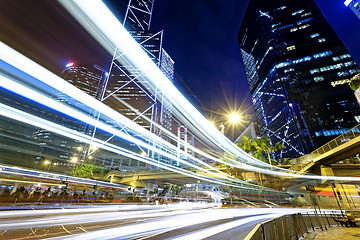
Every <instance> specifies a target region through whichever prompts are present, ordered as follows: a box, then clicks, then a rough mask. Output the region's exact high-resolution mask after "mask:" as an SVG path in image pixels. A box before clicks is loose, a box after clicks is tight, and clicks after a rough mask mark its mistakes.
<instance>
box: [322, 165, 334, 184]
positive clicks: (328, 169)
mask: <svg viewBox="0 0 360 240" xmlns="http://www.w3.org/2000/svg"><path fill="white" fill-rule="evenodd" d="M320 172H321V176H334V171H333V170H332V168H331V167H327V166H324V165H321V166H320ZM321 181H322V184H326V183H328V184H329V183H330V182H329V180H321Z"/></svg>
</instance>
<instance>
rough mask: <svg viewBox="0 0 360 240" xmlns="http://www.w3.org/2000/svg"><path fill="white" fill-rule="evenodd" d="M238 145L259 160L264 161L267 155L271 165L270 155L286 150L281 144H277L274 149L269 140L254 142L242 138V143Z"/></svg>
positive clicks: (263, 139) (262, 139)
mask: <svg viewBox="0 0 360 240" xmlns="http://www.w3.org/2000/svg"><path fill="white" fill-rule="evenodd" d="M236 145H237V146H238V147H239V148H241V149H242V150H244V151H245V152H247V153H249V154H250V155H252V156H254V157H255V158H257V159H259V160H262V159H263V156H264V154H266V155H267V158H268V161H269V163H270V164H271V162H272V160H271V158H270V153H272V152H277V151H280V150H281V149H284V148H285V146H284V145H282V144H281V143H280V142H278V143H276V144H275V145H274V146H273V147H272V146H271V145H270V142H269V139H268V138H261V139H256V140H255V141H254V140H250V139H249V138H248V137H246V136H244V137H242V138H241V142H239V143H236Z"/></svg>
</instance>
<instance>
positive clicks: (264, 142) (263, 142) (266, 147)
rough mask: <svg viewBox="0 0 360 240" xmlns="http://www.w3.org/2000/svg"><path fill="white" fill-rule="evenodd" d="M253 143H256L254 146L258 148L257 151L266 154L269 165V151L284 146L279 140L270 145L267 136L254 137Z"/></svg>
mask: <svg viewBox="0 0 360 240" xmlns="http://www.w3.org/2000/svg"><path fill="white" fill-rule="evenodd" d="M255 144H256V145H257V146H256V148H257V149H258V151H259V152H261V153H266V154H267V157H268V160H269V164H270V165H271V157H270V153H272V152H277V151H280V150H281V149H284V148H285V146H284V145H282V144H281V143H280V142H278V143H276V144H275V145H274V146H273V147H271V146H270V142H269V139H268V138H267V137H266V138H261V139H256V140H255Z"/></svg>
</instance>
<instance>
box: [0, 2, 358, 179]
mask: <svg viewBox="0 0 360 240" xmlns="http://www.w3.org/2000/svg"><path fill="white" fill-rule="evenodd" d="M60 2H61V3H62V4H63V5H64V6H65V7H66V8H67V9H68V10H69V11H70V12H72V14H73V15H74V16H75V17H76V18H77V19H78V20H79V21H80V22H81V23H82V24H83V25H84V27H85V28H86V29H88V30H90V31H93V34H95V33H96V35H97V37H96V38H101V39H102V40H101V41H100V43H101V44H102V45H103V46H104V47H105V48H106V49H107V50H108V51H109V52H111V53H112V52H113V51H114V49H115V46H118V47H120V48H121V50H122V51H123V52H124V53H125V55H126V59H121V61H126V62H127V64H132V65H134V66H137V67H140V68H141V69H142V70H143V71H144V74H145V75H147V76H148V77H149V79H150V80H151V82H152V84H154V85H156V86H158V87H160V88H161V89H160V90H161V91H162V92H163V93H164V94H165V95H166V96H167V98H169V99H170V100H171V103H172V104H173V106H175V108H176V109H177V111H178V112H181V113H182V114H183V115H182V116H181V118H182V119H185V120H186V122H188V123H189V124H190V125H191V126H192V128H193V129H194V132H195V133H197V134H199V135H201V136H203V138H202V139H206V140H207V141H206V142H208V143H210V144H213V145H220V148H222V149H223V150H224V151H226V152H228V153H230V154H231V155H233V156H235V157H237V158H240V160H241V161H242V162H239V161H235V160H232V159H228V161H230V162H231V163H229V162H227V161H223V162H222V163H224V164H227V165H230V166H233V167H239V168H242V169H246V170H250V171H255V172H262V173H266V174H270V175H279V176H287V177H295V178H308V179H331V180H348V181H349V180H350V181H359V178H349V177H344V178H341V177H321V176H310V175H297V174H294V173H296V172H295V171H289V170H284V169H282V168H278V167H274V166H270V165H268V164H266V163H264V162H261V161H260V160H258V159H255V158H253V157H251V156H250V155H248V154H246V153H244V152H243V151H242V150H240V149H239V148H238V147H237V146H236V145H235V144H233V143H232V142H231V141H230V140H229V139H227V138H224V136H223V135H222V134H221V133H220V132H219V131H218V130H217V129H216V128H215V127H214V126H212V125H211V124H210V123H209V122H208V121H207V120H206V118H205V117H204V116H203V115H201V114H200V113H199V112H198V111H197V110H196V109H195V108H194V107H193V106H192V105H191V104H190V103H189V102H188V101H187V100H186V99H185V98H184V97H183V96H182V95H181V93H180V92H179V91H178V90H177V89H176V88H175V87H174V86H173V85H172V83H171V82H170V81H169V80H168V79H167V78H166V77H165V75H164V74H163V73H162V72H161V71H160V70H159V69H158V68H157V66H156V65H155V64H154V63H153V62H152V61H151V60H150V59H149V58H148V57H147V55H146V53H145V52H143V50H142V49H141V48H140V47H139V46H138V45H137V43H136V42H135V41H134V40H133V39H132V37H131V36H130V35H129V34H128V33H127V32H126V30H125V29H124V28H123V27H122V25H121V24H120V23H119V22H118V21H117V19H116V18H115V17H114V16H113V15H112V13H111V12H110V11H109V10H108V9H107V8H106V6H105V5H104V4H103V3H102V2H101V1H98V0H90V1H89V0H86V1H85V0H76V1H60ZM104 41H105V43H104ZM0 56H1V59H3V60H4V61H5V62H7V63H9V64H11V65H12V66H14V67H16V68H18V69H20V70H21V71H23V72H25V73H27V74H29V75H30V76H32V77H34V78H36V79H38V80H39V81H41V82H43V83H45V84H47V85H49V86H52V87H54V88H56V89H58V90H59V91H61V92H63V93H64V94H65V95H67V96H70V97H72V98H74V99H75V100H77V101H79V102H81V103H83V104H84V105H87V106H89V107H90V108H92V109H94V110H96V111H98V112H100V113H101V114H103V115H105V116H107V117H109V118H110V119H117V120H116V121H118V119H121V122H122V123H123V124H124V125H125V126H126V127H127V128H128V129H131V130H132V131H134V132H136V133H138V134H140V135H142V136H143V137H146V138H147V139H155V141H156V142H157V143H161V144H162V145H163V146H166V147H168V148H170V149H172V150H176V151H177V149H176V148H175V146H173V145H171V144H170V143H168V142H166V141H165V140H163V139H161V138H160V137H158V136H156V135H154V134H152V133H150V132H149V131H147V130H146V129H144V128H142V127H141V126H139V125H137V124H136V123H134V122H132V121H131V120H130V119H128V118H126V117H125V116H122V115H121V114H119V113H118V112H116V111H115V110H113V109H111V108H109V107H108V106H106V105H104V104H102V103H101V102H99V101H97V100H95V99H94V98H92V97H91V96H88V95H87V94H85V93H84V92H82V91H81V90H79V89H76V88H75V87H74V86H72V85H71V84H69V83H67V82H65V81H63V80H62V79H61V78H59V77H57V76H56V75H54V74H52V73H51V72H49V71H48V70H46V69H45V68H43V67H41V66H39V65H37V64H36V63H34V62H32V61H31V60H30V59H27V58H25V57H24V56H22V55H21V54H19V53H17V52H15V51H14V50H12V49H10V48H9V47H7V46H6V45H4V44H3V43H1V45H0ZM7 70H8V69H3V71H4V74H5V75H6V76H9V75H10V76H11V75H12V74H13V73H12V72H8V71H7ZM4 79H5V78H4ZM1 84H3V85H2V86H3V87H4V88H6V87H8V88H9V89H10V88H11V89H12V91H15V92H16V89H14V86H18V85H14V82H12V83H10V82H5V81H4V83H3V81H1ZM5 85H6V86H5ZM27 89H29V88H27ZM34 92H35V91H33V92H32V93H28V94H27V97H28V98H32V99H34V96H32V94H34ZM19 94H20V95H24V93H19ZM35 94H36V92H35ZM36 96H38V94H37V95H36ZM48 99H49V98H47V97H46V96H41V97H40V98H39V99H37V97H36V100H34V101H38V102H39V101H41V104H44V105H46V104H47V103H46V102H47V101H48ZM52 103H53V104H54V105H55V106H56V109H57V110H59V109H61V111H62V112H63V113H65V114H67V115H69V116H71V117H75V118H78V119H81V121H84V119H86V121H85V122H86V123H89V124H91V125H93V126H96V127H99V128H101V129H103V130H105V131H107V132H109V133H112V134H114V135H117V136H119V137H121V138H123V139H126V140H127V141H131V142H134V143H137V144H139V145H142V146H144V147H146V148H147V149H151V150H153V151H155V152H158V153H160V154H163V155H165V156H169V155H168V154H167V153H166V152H165V151H163V150H159V149H157V148H154V147H152V146H149V145H148V144H146V143H144V141H141V140H139V139H137V138H134V137H132V136H129V135H126V134H124V133H121V132H119V131H118V130H116V129H115V128H113V127H111V126H108V125H106V124H104V123H102V122H99V121H96V120H95V119H93V118H91V117H88V116H85V117H86V118H84V114H81V112H79V111H76V110H75V109H73V108H70V107H66V106H65V105H62V104H59V103H58V102H56V101H55V100H52ZM49 107H51V106H49ZM51 108H53V107H51ZM64 136H65V135H64ZM83 140H84V139H83ZM84 141H85V140H84ZM88 141H90V140H89V139H86V141H85V142H87V143H89V142H88ZM91 141H95V142H98V143H100V144H103V145H104V142H99V140H96V139H91ZM219 143H220V144H219ZM89 144H91V143H89ZM108 146H109V144H108V143H106V146H104V148H105V149H106V147H108ZM197 151H199V150H197ZM183 154H184V155H186V156H189V158H191V159H193V160H195V161H197V162H198V163H201V164H202V165H205V164H204V163H203V162H202V161H201V160H199V159H196V158H193V157H190V155H189V154H187V153H184V152H183ZM204 156H209V157H210V159H214V160H215V161H218V162H221V160H219V159H217V158H215V157H212V156H210V155H205V153H204ZM170 157H171V158H173V159H174V157H173V156H171V155H170ZM132 158H134V159H137V158H139V157H134V156H132ZM140 159H143V160H142V161H145V159H144V158H143V157H142V158H141V157H140ZM181 161H182V162H183V163H184V164H186V165H189V164H190V166H192V167H195V168H198V169H199V167H197V166H196V165H192V164H191V163H189V162H186V161H183V160H182V159H181ZM150 164H154V163H153V162H152V163H150ZM155 164H159V163H158V162H156V163H155ZM252 165H255V166H257V167H255V166H252ZM205 166H206V167H208V168H212V166H210V165H205ZM264 168H267V169H264ZM274 169H277V170H281V171H283V172H276V171H274ZM201 170H203V171H207V170H206V169H203V168H201ZM213 170H214V169H213ZM215 171H218V170H217V169H216V170H215ZM211 174H214V173H213V172H211ZM221 175H224V174H223V173H221ZM243 184H245V183H243Z"/></svg>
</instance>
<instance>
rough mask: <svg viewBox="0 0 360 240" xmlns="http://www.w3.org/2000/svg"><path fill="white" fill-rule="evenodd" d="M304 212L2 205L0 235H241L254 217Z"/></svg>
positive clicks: (203, 207) (260, 219)
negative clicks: (18, 207)
mask: <svg viewBox="0 0 360 240" xmlns="http://www.w3.org/2000/svg"><path fill="white" fill-rule="evenodd" d="M304 211H307V210H304V209H281V208H235V209H221V208H219V206H216V205H212V204H194V203H184V204H172V205H161V206H156V205H107V206H86V207H79V206H77V207H76V208H69V207H67V208H64V209H62V208H59V209H36V210H16V211H7V210H4V211H0V239H137V240H140V239H149V240H155V239H177V240H178V239H179V240H180V239H184V240H191V239H194V240H195V239H196V240H198V239H221V240H227V239H243V238H245V236H246V235H247V234H248V233H249V232H250V231H251V230H252V229H253V228H254V227H255V226H256V225H257V224H258V223H259V222H263V221H266V220H268V219H272V218H276V217H279V216H281V215H286V214H292V213H297V212H304Z"/></svg>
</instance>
